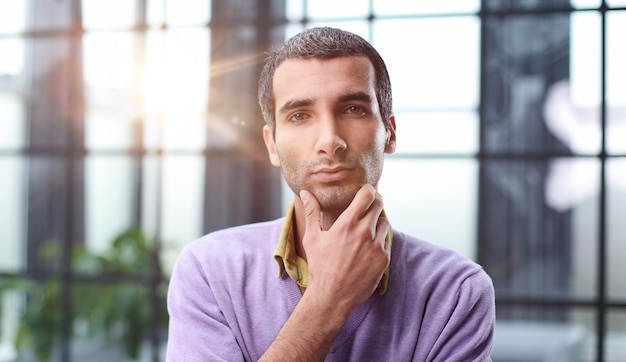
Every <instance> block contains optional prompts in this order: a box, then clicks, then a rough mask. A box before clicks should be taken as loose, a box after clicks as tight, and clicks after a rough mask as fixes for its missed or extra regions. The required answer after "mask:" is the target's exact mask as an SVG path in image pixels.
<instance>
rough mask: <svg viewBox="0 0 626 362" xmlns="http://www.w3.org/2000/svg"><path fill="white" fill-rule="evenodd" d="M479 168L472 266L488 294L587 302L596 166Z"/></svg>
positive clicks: (582, 162)
mask: <svg viewBox="0 0 626 362" xmlns="http://www.w3.org/2000/svg"><path fill="white" fill-rule="evenodd" d="M484 162H485V163H484V172H483V173H482V175H483V176H484V179H483V180H482V181H481V211H480V213H479V225H480V226H479V227H480V229H481V231H480V239H479V240H480V242H481V245H480V251H481V255H480V259H479V260H481V263H482V264H483V266H484V267H485V269H486V270H487V272H488V273H489V274H490V276H491V277H492V279H493V282H494V285H495V288H496V295H498V294H500V295H503V296H505V295H511V296H535V297H539V296H544V297H569V296H581V297H592V296H594V295H595V291H596V286H595V283H596V269H597V262H596V261H597V249H598V246H597V244H598V190H599V177H600V176H599V175H600V165H599V163H598V161H597V160H595V159H572V158H563V159H555V160H552V161H550V160H547V161H515V160H507V161H484Z"/></svg>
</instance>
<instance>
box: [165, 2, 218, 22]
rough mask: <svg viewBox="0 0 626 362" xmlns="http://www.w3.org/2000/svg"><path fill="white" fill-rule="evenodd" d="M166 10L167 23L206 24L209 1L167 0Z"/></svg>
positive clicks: (208, 15) (209, 13)
mask: <svg viewBox="0 0 626 362" xmlns="http://www.w3.org/2000/svg"><path fill="white" fill-rule="evenodd" d="M161 2H162V1H161ZM162 3H164V2H162ZM166 11H167V15H166V22H167V23H168V24H206V23H208V22H209V20H210V18H211V1H210V0H175V1H174V0H170V1H167V5H166Z"/></svg>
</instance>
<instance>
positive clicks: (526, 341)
mask: <svg viewBox="0 0 626 362" xmlns="http://www.w3.org/2000/svg"><path fill="white" fill-rule="evenodd" d="M496 298H497V295H496ZM496 311H497V314H498V315H499V316H500V315H501V316H502V317H500V318H498V320H497V321H496V328H495V334H494V340H493V351H492V353H491V358H492V359H493V360H494V361H568V362H569V361H571V362H574V361H575V362H582V361H593V360H594V359H593V358H594V356H593V354H592V353H593V351H592V347H593V346H592V345H591V344H590V342H589V341H590V339H591V338H592V337H593V336H594V334H595V332H594V327H595V313H593V312H590V311H588V310H587V309H581V308H571V309H566V308H550V307H546V306H541V307H536V308H531V307H512V306H507V305H502V306H498V307H497V308H496ZM505 316H506V317H505Z"/></svg>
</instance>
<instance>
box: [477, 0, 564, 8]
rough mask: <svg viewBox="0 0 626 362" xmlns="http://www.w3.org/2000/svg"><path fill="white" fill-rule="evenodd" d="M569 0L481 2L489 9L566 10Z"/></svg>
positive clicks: (488, 0)
mask: <svg viewBox="0 0 626 362" xmlns="http://www.w3.org/2000/svg"><path fill="white" fill-rule="evenodd" d="M570 1H571V0H549V1H546V0H544V1H537V0H515V1H513V0H484V2H483V4H484V7H485V9H486V10H491V11H507V10H520V11H534V10H548V9H555V8H558V9H563V10H565V11H567V10H568V9H569V6H570Z"/></svg>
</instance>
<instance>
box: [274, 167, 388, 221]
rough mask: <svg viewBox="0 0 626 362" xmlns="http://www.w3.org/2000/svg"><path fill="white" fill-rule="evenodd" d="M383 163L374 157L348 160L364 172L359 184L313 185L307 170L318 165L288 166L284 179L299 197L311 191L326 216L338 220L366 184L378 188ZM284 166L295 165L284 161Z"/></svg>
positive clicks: (284, 171) (284, 172)
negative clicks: (308, 177)
mask: <svg viewBox="0 0 626 362" xmlns="http://www.w3.org/2000/svg"><path fill="white" fill-rule="evenodd" d="M285 161H287V162H285ZM382 163H383V160H382V159H377V158H376V157H375V156H373V155H369V156H364V157H362V159H357V160H348V162H347V164H350V165H354V166H355V167H358V168H359V169H361V170H363V172H364V174H363V175H362V176H361V178H360V179H359V180H358V182H354V181H352V182H350V183H343V182H338V183H330V184H327V185H324V186H323V187H318V186H314V185H311V184H310V183H309V182H308V181H307V170H311V169H314V168H315V167H316V166H318V165H304V166H303V167H300V168H296V167H290V166H287V167H286V168H285V169H283V177H284V178H285V181H286V182H287V185H289V188H291V190H292V191H293V192H294V194H295V195H299V194H300V191H302V190H307V191H309V192H310V193H312V194H313V196H314V197H315V199H316V200H317V202H318V203H319V205H320V207H321V209H322V212H323V213H324V215H325V216H328V217H330V218H333V219H336V218H337V217H339V215H341V213H342V212H343V211H344V210H345V209H346V208H347V207H348V206H349V205H350V204H351V203H352V200H353V199H354V197H355V196H356V194H357V192H358V191H359V189H360V188H361V187H362V186H363V185H364V184H371V185H373V186H374V187H375V188H378V187H377V186H378V180H379V178H380V175H381V173H382ZM282 164H283V165H293V163H290V162H289V161H288V160H282Z"/></svg>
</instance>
